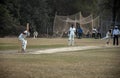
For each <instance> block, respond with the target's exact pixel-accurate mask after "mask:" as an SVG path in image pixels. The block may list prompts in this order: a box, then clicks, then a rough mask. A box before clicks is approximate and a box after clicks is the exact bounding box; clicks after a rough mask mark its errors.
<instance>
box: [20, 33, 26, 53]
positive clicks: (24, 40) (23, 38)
mask: <svg viewBox="0 0 120 78" xmlns="http://www.w3.org/2000/svg"><path fill="white" fill-rule="evenodd" d="M27 36H28V31H24V32H23V33H21V34H20V35H19V37H18V39H19V40H20V41H21V43H22V52H25V51H26V46H27V40H26V39H25V38H26V37H27Z"/></svg>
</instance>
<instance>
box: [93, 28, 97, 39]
mask: <svg viewBox="0 0 120 78" xmlns="http://www.w3.org/2000/svg"><path fill="white" fill-rule="evenodd" d="M97 32H98V31H97V29H96V28H95V27H93V29H92V38H95V39H96V36H97Z"/></svg>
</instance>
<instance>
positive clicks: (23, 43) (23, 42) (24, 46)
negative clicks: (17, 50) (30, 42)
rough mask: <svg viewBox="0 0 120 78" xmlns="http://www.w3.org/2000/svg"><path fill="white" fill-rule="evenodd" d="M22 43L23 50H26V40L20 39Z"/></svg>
mask: <svg viewBox="0 0 120 78" xmlns="http://www.w3.org/2000/svg"><path fill="white" fill-rule="evenodd" d="M20 41H21V42H22V49H24V50H26V46H27V40H25V39H20Z"/></svg>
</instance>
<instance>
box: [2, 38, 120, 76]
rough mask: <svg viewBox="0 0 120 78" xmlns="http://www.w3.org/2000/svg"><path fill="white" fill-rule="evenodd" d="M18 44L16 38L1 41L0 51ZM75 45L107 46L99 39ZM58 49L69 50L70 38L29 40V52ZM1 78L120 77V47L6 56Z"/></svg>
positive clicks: (78, 41) (78, 40)
mask: <svg viewBox="0 0 120 78" xmlns="http://www.w3.org/2000/svg"><path fill="white" fill-rule="evenodd" d="M17 43H18V41H17V39H16V38H14V39H13V38H9V39H7V38H5V39H2V38H1V39H0V50H1V51H3V52H4V50H15V49H17V48H18V47H17V45H18V44H17ZM75 43H76V45H75V46H86V45H89V46H92V45H94V46H95V45H96V46H104V45H105V41H104V40H103V41H101V40H99V39H76V42H75ZM9 46H10V47H9ZM14 46H15V48H14ZM11 47H12V48H11ZM56 47H67V39H47V38H46V39H45V38H40V39H36V40H35V39H28V49H36V48H37V49H38V48H39V49H47V48H56ZM6 48H8V49H6ZM0 78H120V47H109V48H103V49H101V48H100V49H92V50H80V51H73V52H61V53H52V54H38V55H33V54H22V53H18V54H17V53H15V54H14V53H12V54H9V53H8V54H4V53H2V54H0Z"/></svg>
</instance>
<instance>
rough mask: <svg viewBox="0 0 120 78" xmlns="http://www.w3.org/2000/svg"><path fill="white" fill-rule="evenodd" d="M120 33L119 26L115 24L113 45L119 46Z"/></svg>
mask: <svg viewBox="0 0 120 78" xmlns="http://www.w3.org/2000/svg"><path fill="white" fill-rule="evenodd" d="M119 35H120V30H119V29H118V26H115V28H114V29H113V45H116V46H118V45H119V39H118V37H119Z"/></svg>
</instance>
